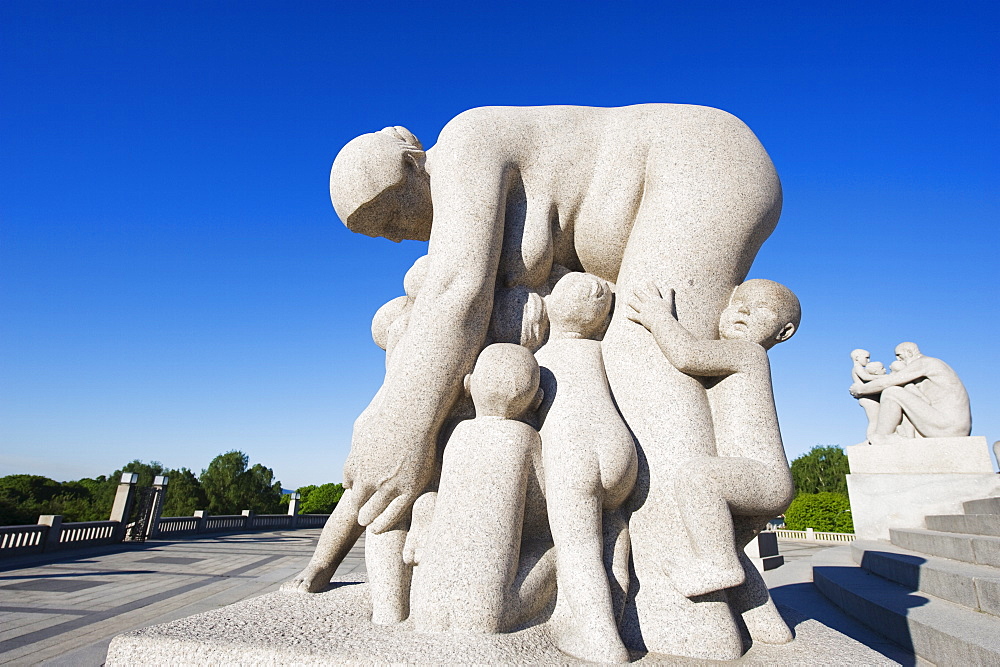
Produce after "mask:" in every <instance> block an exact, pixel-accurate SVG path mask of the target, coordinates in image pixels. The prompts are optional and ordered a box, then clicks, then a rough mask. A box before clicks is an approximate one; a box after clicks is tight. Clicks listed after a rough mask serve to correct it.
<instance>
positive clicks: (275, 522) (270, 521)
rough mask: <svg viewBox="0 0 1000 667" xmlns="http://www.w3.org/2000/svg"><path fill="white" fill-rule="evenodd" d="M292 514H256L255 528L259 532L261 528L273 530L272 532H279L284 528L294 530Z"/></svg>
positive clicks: (253, 518)
mask: <svg viewBox="0 0 1000 667" xmlns="http://www.w3.org/2000/svg"><path fill="white" fill-rule="evenodd" d="M294 518H295V517H293V516H292V515H290V514H255V515H254V516H253V517H252V521H253V528H254V530H258V529H261V528H271V529H272V530H279V529H282V528H294V527H295V526H294V524H293V522H292V519H294Z"/></svg>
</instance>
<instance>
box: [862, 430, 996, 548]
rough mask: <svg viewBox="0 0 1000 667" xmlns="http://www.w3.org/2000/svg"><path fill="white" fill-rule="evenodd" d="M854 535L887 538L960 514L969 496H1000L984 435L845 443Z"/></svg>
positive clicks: (868, 538)
mask: <svg viewBox="0 0 1000 667" xmlns="http://www.w3.org/2000/svg"><path fill="white" fill-rule="evenodd" d="M846 451H847V459H848V461H849V462H850V465H851V474H849V475H848V476H847V490H848V493H849V494H850V497H851V514H852V517H853V519H854V533H855V534H856V535H857V536H858V538H859V539H864V540H888V539H889V529H890V528H925V527H926V526H925V525H924V517H925V516H929V515H936V514H961V513H962V503H963V502H964V501H966V500H975V499H977V498H988V497H991V496H998V495H1000V475H998V474H996V473H995V472H994V471H993V463H992V461H991V460H990V455H989V450H988V449H987V444H986V438H984V437H980V436H973V437H966V438H915V439H912V440H910V441H909V442H906V443H905V444H899V445H881V446H875V445H869V444H861V445H854V446H852V447H847V448H846Z"/></svg>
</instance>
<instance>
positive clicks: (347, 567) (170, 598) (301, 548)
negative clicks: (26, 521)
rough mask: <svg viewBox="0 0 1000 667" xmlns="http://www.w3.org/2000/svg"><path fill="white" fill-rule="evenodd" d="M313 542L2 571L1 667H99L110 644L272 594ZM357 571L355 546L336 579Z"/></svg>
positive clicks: (229, 542)
mask: <svg viewBox="0 0 1000 667" xmlns="http://www.w3.org/2000/svg"><path fill="white" fill-rule="evenodd" d="M319 533H320V529H319V528H313V529H304V530H295V531H275V532H267V533H245V534H223V535H215V536H212V537H205V538H200V539H191V540H176V539H174V540H150V541H148V542H146V543H144V544H134V545H133V544H123V545H117V546H116V547H105V548H101V549H94V550H88V551H79V552H75V553H56V554H52V555H48V554H46V555H42V556H36V557H21V558H17V559H10V560H7V561H3V562H0V664H16V665H31V664H53V665H61V664H63V665H101V664H103V663H104V659H105V655H106V653H107V647H108V644H109V643H110V641H111V639H112V638H113V637H114V636H115V635H118V634H121V633H123V632H126V631H128V630H132V629H135V628H138V627H142V626H146V625H150V624H156V623H164V622H168V621H171V620H175V619H178V618H184V617H187V616H190V615H192V614H196V613H199V612H203V611H207V610H210V609H217V608H219V607H223V606H226V605H229V604H232V603H234V602H238V601H240V600H245V599H247V598H249V597H254V596H257V595H261V594H264V593H268V592H271V591H275V590H277V589H278V587H279V586H280V585H281V583H282V582H283V581H286V580H288V579H290V578H291V577H292V576H294V575H295V574H296V573H298V572H299V571H300V570H302V568H304V567H305V565H306V563H307V562H308V560H309V558H310V556H311V555H312V552H313V549H314V548H315V545H316V541H317V539H318V538H319ZM359 571H360V572H364V538H363V537H362V539H361V540H359V542H358V544H357V545H356V546H355V547H354V549H353V550H352V551H351V553H350V554H349V555H348V557H347V558H346V559H345V561H344V564H343V565H342V567H341V569H340V570H338V573H348V572H359ZM80 584H91V585H87V586H86V587H84V586H82V585H80ZM94 584H96V585H94ZM74 588H75V589H76V590H70V589H74Z"/></svg>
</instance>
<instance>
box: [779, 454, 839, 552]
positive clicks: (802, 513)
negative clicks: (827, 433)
mask: <svg viewBox="0 0 1000 667" xmlns="http://www.w3.org/2000/svg"><path fill="white" fill-rule="evenodd" d="M850 471H851V469H850V466H849V465H848V462H847V454H845V453H844V450H843V449H841V448H840V447H837V446H834V445H826V446H820V445H817V446H816V447H813V448H812V449H811V450H809V452H807V453H805V454H803V455H802V456H800V457H798V458H797V459H795V460H794V461H792V479H793V480H794V481H795V499H794V500H793V501H792V504H791V506H790V507H789V508H788V510H787V511H786V512H785V527H786V528H788V529H789V530H805V529H806V528H812V529H813V530H819V531H825V532H832V533H853V532H854V522H853V520H852V517H851V501H850V499H849V498H848V495H847V474H848V473H849V472H850Z"/></svg>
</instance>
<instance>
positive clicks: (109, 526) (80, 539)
mask: <svg viewBox="0 0 1000 667" xmlns="http://www.w3.org/2000/svg"><path fill="white" fill-rule="evenodd" d="M116 528H118V522H117V521H80V522H77V523H64V524H62V526H61V530H60V531H59V546H60V547H63V546H65V547H96V546H100V545H102V544H114V543H115V542H118V541H120V540H119V539H118V535H116V534H115V529H116Z"/></svg>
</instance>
